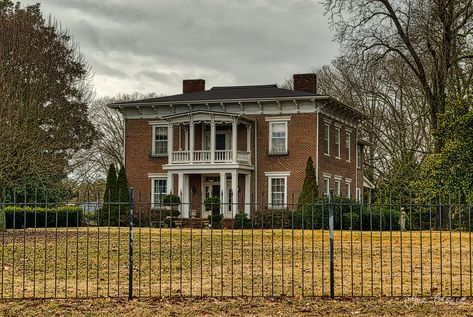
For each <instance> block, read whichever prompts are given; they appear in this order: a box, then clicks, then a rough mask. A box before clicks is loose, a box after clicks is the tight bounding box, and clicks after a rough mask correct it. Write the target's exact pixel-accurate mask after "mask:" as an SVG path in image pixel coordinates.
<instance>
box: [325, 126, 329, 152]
mask: <svg viewBox="0 0 473 317" xmlns="http://www.w3.org/2000/svg"><path fill="white" fill-rule="evenodd" d="M324 154H329V127H328V125H325V126H324Z"/></svg>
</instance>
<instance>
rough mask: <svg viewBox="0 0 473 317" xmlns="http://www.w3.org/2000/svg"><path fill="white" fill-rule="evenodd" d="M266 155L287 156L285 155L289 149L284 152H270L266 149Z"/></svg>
mask: <svg viewBox="0 0 473 317" xmlns="http://www.w3.org/2000/svg"><path fill="white" fill-rule="evenodd" d="M268 155H269V156H287V155H289V151H286V152H271V151H268Z"/></svg>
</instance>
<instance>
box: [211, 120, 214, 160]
mask: <svg viewBox="0 0 473 317" xmlns="http://www.w3.org/2000/svg"><path fill="white" fill-rule="evenodd" d="M210 163H215V121H213V120H212V121H211V122H210Z"/></svg>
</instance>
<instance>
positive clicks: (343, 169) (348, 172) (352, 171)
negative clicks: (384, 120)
mask: <svg viewBox="0 0 473 317" xmlns="http://www.w3.org/2000/svg"><path fill="white" fill-rule="evenodd" d="M324 119H327V120H328V121H330V123H329V131H330V139H329V142H330V155H329V156H327V155H325V154H324V127H325V123H326V122H325V120H324ZM319 124H320V126H319V133H320V139H319V145H320V153H319V180H318V186H319V192H320V193H322V192H323V181H324V177H323V174H324V173H328V174H331V178H330V187H332V188H333V189H334V190H335V178H334V176H342V179H341V181H340V187H341V194H342V196H343V197H346V182H345V179H346V178H351V180H352V182H351V197H352V198H355V193H356V132H357V131H356V129H354V128H350V127H348V126H347V125H346V124H344V123H343V122H340V121H336V120H333V119H332V118H327V117H325V116H324V115H322V114H321V115H320V121H319ZM335 124H339V125H340V159H337V158H336V157H335V127H336V126H335ZM347 128H348V129H350V130H351V135H350V138H351V140H350V145H351V147H350V162H348V161H347V156H346V151H345V141H346V132H347ZM359 174H360V173H359ZM358 177H359V178H360V175H358ZM361 184H362V182H361Z"/></svg>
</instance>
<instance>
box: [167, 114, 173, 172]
mask: <svg viewBox="0 0 473 317" xmlns="http://www.w3.org/2000/svg"><path fill="white" fill-rule="evenodd" d="M172 130H173V129H172V124H171V123H169V124H168V164H171V163H172V149H173V143H172V142H173V137H174V133H173V131H172Z"/></svg>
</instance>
